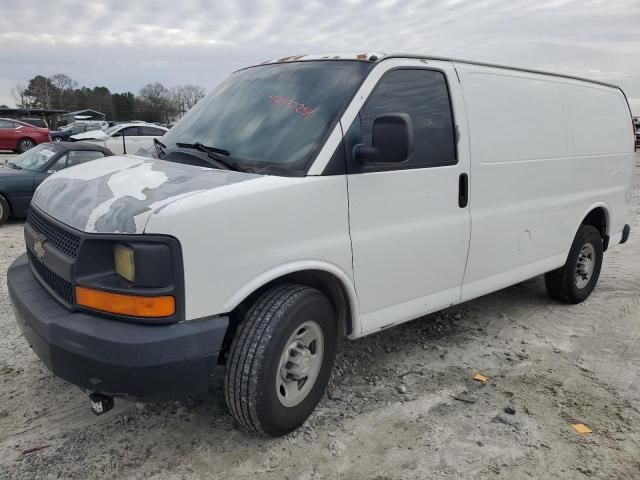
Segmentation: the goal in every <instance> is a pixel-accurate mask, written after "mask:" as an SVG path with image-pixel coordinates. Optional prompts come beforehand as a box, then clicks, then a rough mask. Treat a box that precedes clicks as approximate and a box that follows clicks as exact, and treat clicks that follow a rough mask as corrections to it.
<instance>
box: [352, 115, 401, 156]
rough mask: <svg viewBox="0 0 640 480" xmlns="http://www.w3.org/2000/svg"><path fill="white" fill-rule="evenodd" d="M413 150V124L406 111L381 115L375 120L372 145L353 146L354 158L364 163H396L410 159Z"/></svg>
mask: <svg viewBox="0 0 640 480" xmlns="http://www.w3.org/2000/svg"><path fill="white" fill-rule="evenodd" d="M412 152H413V124H412V122H411V117H410V116H409V115H407V114H406V113H390V114H387V115H380V116H378V117H376V118H375V120H374V121H373V129H372V132H371V146H370V147H368V146H366V145H363V144H359V145H356V146H355V147H354V148H353V154H354V158H355V159H356V160H357V161H358V162H360V163H363V164H367V163H374V164H395V163H403V162H406V161H407V160H408V159H409V156H410V155H411V153H412Z"/></svg>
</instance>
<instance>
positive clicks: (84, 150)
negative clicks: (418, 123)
mask: <svg viewBox="0 0 640 480" xmlns="http://www.w3.org/2000/svg"><path fill="white" fill-rule="evenodd" d="M111 155H113V153H111V151H109V150H108V149H106V148H104V147H101V146H100V145H93V144H90V143H80V142H77V143H75V142H74V143H68V142H56V143H41V144H40V145H38V146H36V147H33V148H31V149H29V150H28V151H26V152H24V153H23V154H22V155H18V156H17V157H16V158H14V159H13V160H10V161H9V162H8V163H7V164H6V166H0V225H2V224H4V223H5V222H6V221H7V219H8V218H9V216H12V217H18V218H19V217H24V216H26V214H27V210H28V208H29V204H30V203H31V198H32V197H33V192H34V191H35V189H36V188H38V185H40V184H41V183H42V182H43V181H44V180H45V179H46V178H47V177H48V176H49V175H51V174H52V173H54V172H57V171H60V170H62V169H64V168H67V167H72V166H74V165H80V164H82V163H86V162H88V161H90V160H96V159H98V158H104V157H108V156H111ZM70 207H71V206H70Z"/></svg>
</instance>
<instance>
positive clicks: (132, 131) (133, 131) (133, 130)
mask: <svg viewBox="0 0 640 480" xmlns="http://www.w3.org/2000/svg"><path fill="white" fill-rule="evenodd" d="M139 135H140V133H139V132H138V127H127V128H125V129H124V136H125V137H137V136H139Z"/></svg>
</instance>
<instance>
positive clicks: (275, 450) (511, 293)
mask: <svg viewBox="0 0 640 480" xmlns="http://www.w3.org/2000/svg"><path fill="white" fill-rule="evenodd" d="M639 160H640V158H639ZM0 161H1V160H0ZM638 170H640V169H638ZM635 185H636V189H635V194H634V206H633V215H632V218H631V219H630V223H631V226H632V236H631V239H630V241H629V242H628V244H627V245H624V246H620V247H614V248H612V249H611V250H609V251H608V252H607V253H606V255H605V263H604V267H603V270H602V274H601V277H600V282H599V284H598V287H597V288H596V290H595V292H594V294H593V295H592V296H591V298H589V299H588V300H587V301H586V302H585V303H584V304H581V305H575V306H567V305H563V304H559V303H557V302H554V301H552V300H550V299H549V298H548V297H547V295H546V293H545V289H544V285H543V282H542V279H541V278H535V279H532V280H530V281H527V282H524V283H522V284H520V285H517V286H514V287H512V288H508V289H506V290H503V291H500V292H498V293H495V294H492V295H489V296H486V297H483V298H480V299H478V300H475V301H472V302H468V303H466V304H463V305H461V306H459V307H456V308H451V309H448V310H446V311H444V312H440V313H437V314H433V315H429V316H426V317H424V318H422V319H419V320H416V321H414V322H410V323H408V324H405V325H403V326H400V327H397V328H394V329H391V330H388V331H385V332H381V333H379V334H376V335H373V336H371V337H368V338H364V339H361V340H358V341H356V342H349V341H344V342H343V343H342V345H341V348H340V354H339V358H338V361H337V367H336V369H335V375H334V377H333V379H332V382H331V386H330V389H329V392H328V394H327V396H326V397H325V398H324V400H323V401H322V402H321V404H320V406H319V408H318V409H317V411H316V412H315V413H314V414H313V416H312V417H311V418H310V419H309V421H308V422H307V423H306V424H305V425H304V426H303V427H302V428H301V429H300V430H298V431H297V432H295V433H294V434H292V435H289V436H287V437H285V438H281V439H277V440H271V439H264V438H257V437H253V436H251V435H249V434H246V433H244V432H242V431H239V430H237V429H236V428H235V427H234V424H233V420H232V418H231V416H230V415H229V414H228V413H227V411H226V407H225V404H224V396H223V393H222V380H221V376H219V377H218V378H216V379H215V380H214V382H213V385H212V388H211V391H210V394H209V395H208V396H207V397H206V398H204V399H191V400H185V401H181V402H172V403H165V404H154V405H147V404H137V403H133V402H129V401H122V400H117V401H116V408H115V409H114V410H113V411H111V412H109V413H108V414H106V415H104V416H102V417H96V416H94V415H93V414H92V413H90V411H89V402H88V399H87V397H86V395H85V394H84V393H83V392H81V391H80V390H79V389H77V388H76V387H73V386H70V385H68V384H66V383H65V382H63V381H61V380H59V379H57V378H55V377H53V376H52V375H51V374H50V373H49V372H48V371H47V370H46V368H45V367H44V366H43V365H42V364H41V363H40V361H39V360H38V358H37V357H36V356H35V355H34V354H33V353H32V352H31V350H30V349H29V348H28V346H27V344H26V342H25V341H24V339H23V338H22V337H21V335H20V332H19V330H18V328H17V326H16V325H15V322H14V319H13V315H12V312H11V307H10V305H9V301H8V298H7V288H6V277H5V271H6V269H7V267H8V265H9V263H10V262H11V261H12V260H13V259H14V258H15V257H16V256H17V255H18V254H20V253H21V252H22V251H23V250H24V248H23V240H22V224H21V223H19V222H13V223H10V224H8V225H5V226H3V227H0V252H1V253H2V255H1V257H0V478H3V479H4V478H18V479H34V478H51V479H54V478H56V479H57V478H63V479H67V478H69V479H83V480H84V479H93V478H118V479H128V478H132V479H133V478H136V479H137V478H145V479H147V478H150V479H191V478H194V479H200V478H247V479H256V478H267V479H309V480H310V479H321V478H323V479H324V478H327V479H336V478H340V479H351V478H377V479H418V478H419V479H436V478H438V479H440V478H448V479H454V478H461V479H462V478H464V479H467V478H487V479H497V478H504V479H526V478H535V479H539V478H576V479H583V478H612V479H623V478H629V479H630V478H636V479H637V478H640V239H639V232H640V208H639V205H640V175H639V174H636V183H635ZM478 372H480V373H482V374H483V375H485V376H487V377H488V381H487V382H486V383H481V382H477V381H474V380H473V379H472V378H473V376H474V375H475V374H476V373H478ZM505 409H506V410H508V411H509V412H514V413H507V412H505ZM511 409H513V410H511ZM576 422H580V423H584V424H585V425H587V426H588V427H589V428H590V429H592V430H593V433H590V434H579V433H577V432H576V431H575V430H574V429H572V427H571V424H572V423H576ZM34 449H35V451H33V450H34Z"/></svg>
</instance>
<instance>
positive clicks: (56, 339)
mask: <svg viewBox="0 0 640 480" xmlns="http://www.w3.org/2000/svg"><path fill="white" fill-rule="evenodd" d="M7 283H8V286H9V295H10V297H11V301H12V303H13V308H14V312H15V316H16V320H17V322H18V325H19V327H20V329H21V330H22V333H23V334H24V336H25V338H26V339H27V341H28V342H29V344H30V345H31V347H32V348H33V350H34V352H35V353H36V354H37V355H38V357H40V359H41V360H42V362H43V363H44V364H45V365H46V366H47V367H48V368H49V370H51V372H53V374H54V375H56V376H58V377H60V378H62V379H64V380H66V381H68V382H70V383H73V384H75V385H78V386H79V387H82V388H84V389H87V390H89V391H91V392H97V393H101V394H104V395H110V396H127V397H132V398H136V399H140V400H168V399H177V398H183V397H185V396H188V395H194V394H201V393H206V392H207V390H208V388H209V383H210V377H211V375H212V374H213V371H214V369H215V366H216V364H217V360H218V354H219V352H220V349H221V347H222V341H223V339H224V335H225V332H226V330H227V326H228V324H229V320H228V317H211V318H205V319H200V320H193V321H189V322H181V323H174V324H170V325H142V324H133V323H126V322H122V321H117V320H111V319H107V318H102V317H99V316H95V315H89V314H86V313H81V312H76V313H70V312H69V311H68V310H66V309H65V308H63V307H62V306H61V305H60V304H59V303H58V302H57V301H56V300H54V299H53V298H52V297H51V295H50V294H49V293H48V292H47V291H46V290H45V289H44V287H43V286H42V285H41V284H40V283H39V282H38V280H37V279H36V278H35V276H34V274H33V272H32V271H31V267H30V265H29V261H28V259H27V255H26V254H25V255H22V256H20V257H18V258H17V259H16V260H15V261H14V262H13V264H12V265H11V266H10V267H9V271H8V273H7Z"/></svg>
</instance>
